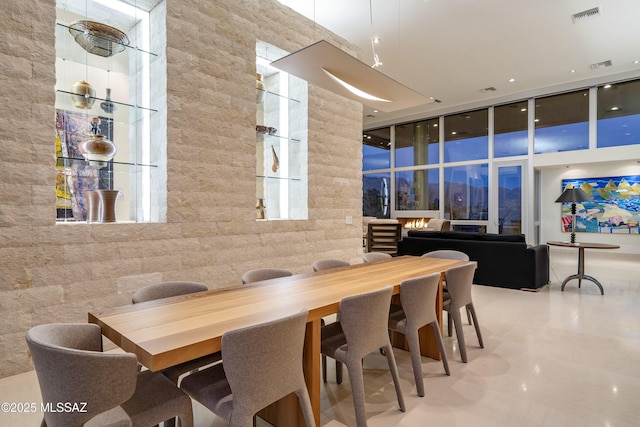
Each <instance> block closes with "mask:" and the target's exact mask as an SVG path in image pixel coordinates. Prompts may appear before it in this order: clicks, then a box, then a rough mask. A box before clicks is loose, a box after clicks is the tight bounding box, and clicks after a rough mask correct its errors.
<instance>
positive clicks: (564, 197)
mask: <svg viewBox="0 0 640 427" xmlns="http://www.w3.org/2000/svg"><path fill="white" fill-rule="evenodd" d="M590 200H591V197H589V195H588V194H587V193H585V191H584V190H583V189H582V188H565V189H564V191H563V192H562V194H561V195H560V197H558V198H557V199H556V203H576V202H588V201H590Z"/></svg>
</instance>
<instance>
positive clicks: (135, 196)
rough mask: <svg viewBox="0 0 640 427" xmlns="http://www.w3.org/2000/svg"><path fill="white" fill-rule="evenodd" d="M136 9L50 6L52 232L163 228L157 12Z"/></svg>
mask: <svg viewBox="0 0 640 427" xmlns="http://www.w3.org/2000/svg"><path fill="white" fill-rule="evenodd" d="M137 3H139V4H140V6H139V7H137V6H136V4H137ZM136 4H134V5H132V4H129V3H126V2H123V1H119V0H109V1H106V0H57V2H56V25H55V39H56V87H55V89H56V117H55V119H56V141H55V145H56V158H57V162H56V172H57V173H56V184H55V185H56V196H57V197H56V220H57V221H58V222H149V221H164V220H166V166H165V165H166V148H165V147H166V108H165V107H164V106H162V105H160V102H161V100H164V99H165V94H166V66H165V62H164V50H165V40H166V37H165V21H166V9H165V7H164V6H165V5H164V2H163V1H160V2H159V1H156V0H149V1H144V2H143V1H140V2H136ZM152 34H153V38H152V37H151V35H152ZM162 102H164V101H162ZM152 195H153V196H152Z"/></svg>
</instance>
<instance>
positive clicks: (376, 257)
mask: <svg viewBox="0 0 640 427" xmlns="http://www.w3.org/2000/svg"><path fill="white" fill-rule="evenodd" d="M389 258H392V256H391V255H389V254H387V253H384V252H367V253H365V254H363V255H362V260H363V261H364V262H374V261H382V260H384V259H389Z"/></svg>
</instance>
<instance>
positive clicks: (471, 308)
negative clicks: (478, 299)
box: [467, 303, 484, 348]
mask: <svg viewBox="0 0 640 427" xmlns="http://www.w3.org/2000/svg"><path fill="white" fill-rule="evenodd" d="M467 309H468V310H469V311H470V312H471V317H473V325H474V326H475V328H476V335H477V336H478V344H480V348H484V342H483V341H482V334H481V333H480V325H478V316H477V315H476V308H475V307H474V306H473V303H471V304H468V305H467Z"/></svg>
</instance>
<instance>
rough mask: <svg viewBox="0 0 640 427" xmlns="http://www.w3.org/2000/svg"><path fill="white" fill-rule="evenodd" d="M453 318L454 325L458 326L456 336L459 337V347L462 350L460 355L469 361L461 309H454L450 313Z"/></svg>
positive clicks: (464, 360)
mask: <svg viewBox="0 0 640 427" xmlns="http://www.w3.org/2000/svg"><path fill="white" fill-rule="evenodd" d="M450 315H451V317H452V318H453V326H455V328H456V337H457V338H458V349H459V350H460V357H462V361H463V362H464V363H467V347H466V345H465V342H464V331H463V330H462V318H461V317H460V310H453V312H452V313H450Z"/></svg>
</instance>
